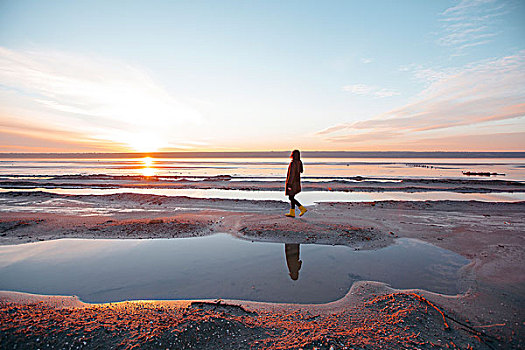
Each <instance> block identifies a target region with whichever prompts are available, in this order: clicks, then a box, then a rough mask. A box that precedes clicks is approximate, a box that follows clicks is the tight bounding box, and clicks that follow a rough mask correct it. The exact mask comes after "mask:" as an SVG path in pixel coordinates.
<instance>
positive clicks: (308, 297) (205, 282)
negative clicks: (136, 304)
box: [0, 234, 468, 303]
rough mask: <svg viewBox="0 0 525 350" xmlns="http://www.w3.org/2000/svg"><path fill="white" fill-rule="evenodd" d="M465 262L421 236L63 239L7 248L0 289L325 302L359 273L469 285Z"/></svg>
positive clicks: (445, 287)
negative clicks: (357, 245)
mask: <svg viewBox="0 0 525 350" xmlns="http://www.w3.org/2000/svg"><path fill="white" fill-rule="evenodd" d="M467 263H468V260H467V259H465V258H464V257H462V256H460V255H458V254H455V253H453V252H451V251H448V250H445V249H441V248H439V247H436V246H433V245H431V244H428V243H424V242H421V241H418V240H414V239H406V238H401V239H397V240H396V242H395V244H393V245H391V246H389V247H386V248H382V249H378V250H358V251H356V250H354V249H353V248H349V247H346V246H329V245H317V244H300V245H299V244H284V243H261V242H251V241H246V240H241V239H238V238H235V237H233V236H231V235H228V234H216V235H212V236H207V237H199V238H178V239H154V240H151V239H148V240H137V239H133V240H131V239H129V240H102V239H96V240H94V239H61V240H55V241H47V242H38V243H29V244H21V245H16V246H2V247H0V290H10V291H20V292H28V293H37V294H58V295H77V296H78V297H79V298H80V299H81V300H83V301H86V302H113V301H122V300H144V299H210V298H213V299H214V298H224V299H239V300H254V301H267V302H292V303H326V302H330V301H334V300H337V299H339V298H341V297H343V296H344V295H345V294H346V293H347V292H348V290H349V289H350V287H351V286H352V283H353V282H355V281H358V280H370V281H380V282H386V283H388V284H389V285H391V286H392V287H394V288H402V289H405V288H421V289H426V290H429V291H433V292H438V293H443V294H457V293H460V292H464V291H463V290H461V288H460V287H459V286H458V273H459V269H460V268H461V267H462V266H464V265H466V264H467Z"/></svg>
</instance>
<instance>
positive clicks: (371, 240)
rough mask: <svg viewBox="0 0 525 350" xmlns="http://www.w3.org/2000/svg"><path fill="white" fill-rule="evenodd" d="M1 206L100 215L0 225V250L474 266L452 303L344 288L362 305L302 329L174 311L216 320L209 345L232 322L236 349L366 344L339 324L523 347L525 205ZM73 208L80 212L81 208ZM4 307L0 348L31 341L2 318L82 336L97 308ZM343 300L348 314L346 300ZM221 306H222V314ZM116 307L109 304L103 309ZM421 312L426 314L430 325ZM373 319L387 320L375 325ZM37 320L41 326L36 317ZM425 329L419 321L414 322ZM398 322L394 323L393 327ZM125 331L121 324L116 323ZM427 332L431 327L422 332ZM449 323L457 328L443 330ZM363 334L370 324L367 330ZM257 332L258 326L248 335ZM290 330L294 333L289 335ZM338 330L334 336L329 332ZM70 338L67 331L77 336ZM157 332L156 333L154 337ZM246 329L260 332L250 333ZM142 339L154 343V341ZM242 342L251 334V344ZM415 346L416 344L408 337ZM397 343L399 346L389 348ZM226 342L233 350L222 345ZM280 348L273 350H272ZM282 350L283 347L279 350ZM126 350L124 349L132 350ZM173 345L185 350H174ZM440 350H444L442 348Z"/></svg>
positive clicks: (88, 199) (13, 219) (207, 311)
mask: <svg viewBox="0 0 525 350" xmlns="http://www.w3.org/2000/svg"><path fill="white" fill-rule="evenodd" d="M6 198H10V199H13V198H15V199H16V200H21V201H27V200H33V199H35V200H36V199H38V200H40V201H43V202H45V201H50V200H51V201H58V202H59V203H62V205H63V206H65V207H66V208H68V206H69V205H71V203H76V204H77V205H83V206H85V207H86V208H105V209H107V211H106V212H101V213H99V214H97V215H94V216H80V215H78V213H75V212H71V213H70V214H68V215H57V214H53V213H41V212H40V213H39V212H33V213H31V212H4V213H3V215H2V218H1V219H0V231H1V233H0V244H1V245H6V244H8V245H9V244H18V243H26V242H34V241H41V240H50V239H57V238H124V239H125V238H143V239H145V238H178V237H196V236H203V235H209V234H213V233H216V232H226V233H230V234H233V235H236V236H238V237H240V238H244V239H250V240H258V241H277V242H287V241H292V240H293V241H294V242H296V243H302V244H305V243H318V244H342V245H346V246H350V247H359V248H360V249H378V248H379V247H382V246H388V245H389V244H392V242H393V241H394V240H395V239H396V238H398V237H399V238H401V237H405V238H415V239H419V240H421V241H424V242H427V243H431V244H433V245H436V246H439V247H441V248H444V249H448V250H451V251H454V252H456V253H458V254H460V255H462V256H464V257H466V258H467V259H469V260H470V261H471V263H470V264H468V265H467V266H466V267H465V268H464V269H463V270H462V274H461V276H460V279H461V281H462V283H464V285H465V286H467V287H468V288H467V289H468V291H467V292H466V293H465V294H462V295H458V296H444V295H439V294H436V293H431V292H427V291H423V290H408V291H407V290H394V289H391V288H389V287H387V286H385V285H384V284H381V283H377V282H357V283H355V284H354V286H352V288H351V293H356V290H359V293H358V294H359V298H361V299H355V300H359V301H358V302H354V301H355V300H354V301H352V302H351V303H348V304H345V305H346V306H345V307H343V308H340V309H337V308H336V309H330V310H331V311H330V312H327V313H326V314H323V316H318V318H314V319H311V320H310V319H308V320H306V319H304V317H305V316H304V315H303V318H301V317H299V316H298V313H297V312H296V311H297V309H296V308H297V307H298V308H303V309H304V306H300V304H299V306H297V305H296V306H294V307H292V306H290V305H288V311H286V312H285V311H283V310H280V309H279V310H278V309H275V304H272V305H265V304H264V303H249V302H242V301H223V302H221V306H220V308H219V309H220V310H222V311H220V312H219V311H217V310H219V309H217V308H218V307H219V305H215V304H217V303H215V304H214V303H211V304H209V301H207V303H204V304H199V305H197V304H196V305H194V306H192V307H190V306H188V305H186V307H185V308H182V309H177V310H179V311H176V312H177V314H178V315H179V317H180V320H184V319H185V320H186V321H188V322H189V323H192V322H193V323H194V324H195V325H196V327H204V324H207V325H208V326H210V324H209V323H206V322H207V321H206V320H210V319H213V320H214V321H213V322H212V323H213V327H212V328H213V330H210V332H211V333H209V334H208V333H206V334H208V335H209V336H210V337H212V334H216V333H217V334H219V333H221V330H222V331H224V330H225V329H228V328H225V323H224V322H230V324H235V325H236V327H235V330H234V329H233V328H232V332H239V334H244V335H245V339H247V341H248V342H249V343H250V344H252V345H253V346H254V347H256V348H257V347H260V348H266V347H273V348H279V346H281V345H282V346H284V348H291V347H294V346H296V345H297V343H294V339H300V340H301V342H302V343H301V344H302V345H301V346H303V345H304V344H307V345H308V344H309V345H308V346H310V345H312V344H313V345H316V344H317V345H318V346H320V347H321V348H326V349H328V348H329V346H328V345H326V344H332V345H334V346H335V347H336V348H341V347H343V346H342V345H340V344H347V345H348V344H354V346H356V347H358V346H359V344H361V345H362V346H364V344H365V343H366V342H365V340H364V338H363V337H361V336H360V335H359V336H358V335H357V334H355V333H351V332H347V331H342V330H341V329H342V328H337V327H339V326H340V325H341V323H338V322H343V323H344V322H350V323H348V324H353V327H360V328H359V329H361V334H367V336H369V337H371V338H367V339H372V338H373V339H375V341H377V342H378V343H374V344H375V345H370V343H366V344H368V345H366V346H367V348H368V347H370V348H379V344H380V341H381V339H384V340H385V341H387V343H384V344H389V346H390V347H396V346H399V343H395V340H394V339H401V338H403V339H405V341H408V340H409V339H412V340H414V341H416V343H410V342H408V343H406V342H405V343H403V344H405V345H403V346H406V347H408V348H417V347H418V346H417V345H416V344H417V343H421V344H427V346H430V345H429V344H430V343H434V344H437V339H442V340H443V339H449V340H450V341H452V342H454V344H455V345H457V346H459V347H460V348H466V345H467V344H469V345H471V346H473V348H475V349H478V348H480V349H485V348H493V347H494V346H497V347H500V346H502V347H508V346H512V347H519V346H523V345H524V344H523V340H522V338H523V337H522V336H521V335H522V334H523V332H524V328H525V326H524V324H523V323H522V321H523V319H525V318H524V316H525V315H524V312H523V311H522V307H521V305H522V303H523V300H524V298H525V272H524V271H523V268H522V266H524V263H525V256H524V254H523V247H524V246H525V244H524V242H523V241H524V239H525V237H523V232H525V218H523V215H522V213H523V212H524V211H525V202H519V203H491V202H473V201H468V202H457V201H420V202H411V201H378V202H368V203H366V202H360V203H352V202H350V203H341V202H334V203H329V202H323V203H318V204H316V205H315V206H312V207H310V208H309V211H308V213H307V214H306V215H305V216H304V217H302V218H295V219H289V218H285V217H284V216H283V214H284V212H285V211H286V209H287V208H288V205H287V203H285V202H280V201H254V200H234V199H220V200H218V199H198V198H187V197H166V196H155V195H140V194H116V195H104V196H68V195H51V194H47V193H23V194H19V195H16V196H14V195H13V194H12V193H11V194H10V195H6V194H5V193H1V194H0V199H2V201H5V199H6ZM75 201H79V202H80V204H79V203H77V202H75ZM109 209H112V210H109ZM117 209H126V210H127V211H119V210H117ZM351 293H350V294H351ZM2 295H4V297H2V298H0V299H2V300H3V301H2V302H1V303H0V304H1V305H2V312H0V315H1V316H0V317H3V320H9V321H3V322H2V327H3V329H2V333H3V334H5V335H3V337H4V336H5V337H6V338H5V339H7V341H8V343H9V342H15V341H17V342H18V341H21V339H24V338H19V336H21V335H20V334H24V336H25V337H27V336H29V337H32V336H35V337H36V333H34V331H28V333H25V332H26V331H22V333H16V332H15V331H14V330H15V329H18V330H19V331H17V332H20V330H21V329H23V328H24V327H22V325H21V324H18V323H17V322H18V321H14V320H13V319H11V318H9V317H10V316H8V315H11V314H13V313H14V314H19V315H20V316H22V315H27V314H33V313H35V312H37V311H38V310H44V309H45V310H47V311H46V312H50V313H51V314H52V315H56V317H59V314H61V312H67V313H71V314H74V315H75V316H74V317H73V319H74V320H73V321H74V322H73V321H72V322H73V323H75V322H79V324H80V325H82V327H85V326H86V325H85V324H84V323H83V322H84V321H83V320H84V317H88V316H87V315H91V314H92V312H93V310H95V309H97V308H100V307H102V306H100V305H98V306H90V307H88V308H84V309H83V310H85V311H84V312H82V311H78V310H76V309H74V308H73V309H72V308H71V307H68V308H66V309H65V310H67V311H57V310H59V309H56V308H52V307H49V305H47V304H45V303H31V304H23V303H19V302H16V301H13V300H7V299H5V293H3V294H2ZM416 295H417V296H420V297H422V298H424V299H425V300H427V301H428V302H430V303H431V304H432V305H434V306H436V307H437V309H433V307H432V306H430V305H429V304H428V303H426V302H425V301H423V300H422V299H418V298H419V297H417V296H416ZM347 296H348V294H347ZM343 299H345V300H346V301H347V302H348V299H347V298H346V297H345V298H343ZM33 301H36V299H35V300H33ZM39 301H41V300H39ZM338 302H341V301H338ZM223 303H225V304H224V305H222V304H223ZM336 303H337V302H336ZM113 304H115V303H112V304H111V305H113ZM226 304H227V305H230V304H232V305H233V306H239V305H240V306H242V308H244V309H245V311H246V310H248V311H250V310H251V309H250V307H254V309H253V310H254V311H253V312H255V314H250V313H248V314H244V313H243V312H242V313H241V314H240V315H239V314H236V313H239V312H240V311H239V309H238V308H235V307H233V306H231V307H230V306H225V305H226ZM24 305H25V306H24ZM46 305H47V306H46ZM144 305H148V306H147V308H148V310H149V311H147V312H146V311H144V310H143V309H142V308H143V307H144ZM367 305H368V306H367ZM124 306H125V307H124ZM332 306H333V304H332ZM121 307H124V309H126V308H128V309H129V310H128V311H129V312H131V311H130V310H134V312H136V314H137V315H139V314H141V313H142V312H143V311H144V312H146V314H147V315H142V316H140V317H139V318H137V319H135V318H133V317H134V316H133V313H131V314H130V313H129V312H128V311H126V315H128V316H127V317H132V318H133V319H134V320H135V322H137V325H139V324H143V321H144V320H146V319H147V320H150V319H151V320H152V321H153V322H154V323H155V324H157V323H156V322H157V320H156V319H155V317H153V316H152V315H158V317H159V319H162V317H168V315H170V312H175V311H173V310H172V309H169V310H171V311H168V310H167V309H163V308H167V307H168V306H167V304H166V302H165V301H158V302H148V303H146V304H144V302H125V303H124V304H121V306H119V307H117V306H115V305H113V306H111V307H110V306H107V305H106V306H104V307H103V308H104V310H106V311H105V312H108V313H109V315H112V316H111V317H120V316H118V315H119V312H120V311H118V310H121ZM221 308H222V309H221ZM117 309H118V310H117ZM317 309H319V308H318V307H317ZM430 309H432V310H434V311H432V312H431V313H429V310H430ZM438 309H439V310H440V311H441V312H443V313H444V314H446V315H448V316H450V317H452V318H454V319H456V320H457V321H459V322H460V323H461V324H462V325H461V324H456V325H451V326H450V327H452V328H454V330H452V331H451V330H445V329H444V328H443V316H442V315H441V314H440V312H438ZM75 310H76V311H75ZM214 310H215V311H214ZM292 310H295V311H292ZM382 310H383V311H384V312H385V313H382V312H383V311H382ZM403 310H404V311H403ZM425 310H426V311H425ZM38 312H40V311H38ZM179 312H180V314H179ZM389 312H390V313H389ZM185 313H187V314H185ZM310 313H311V311H310ZM190 314H191V315H190ZM38 315H44V314H40V313H38ZM256 315H258V316H256ZM261 315H263V316H261ZM374 315H375V316H374ZM378 315H381V317H379V316H378ZM429 315H430V316H429ZM42 317H43V316H35V318H34V321H31V322H34V327H37V328H38V327H40V326H42V327H44V328H43V329H45V318H42ZM46 317H47V316H46ZM53 317H54V316H53ZM137 317H138V316H137ZM152 317H153V318H152ZM239 317H240V319H239ZM309 317H310V316H309ZM426 317H430V318H429V319H427V318H426ZM280 318H282V319H285V320H289V323H286V322H285V323H286V326H284V325H283V324H282V322H281V323H280V322H278V320H279V319H280ZM258 319H261V320H262V319H265V321H264V322H262V321H261V323H258V322H259V321H257V320H258ZM423 319H424V320H426V321H424V322H420V321H421V320H423ZM140 320H142V321H140ZM180 320H179V319H177V322H176V323H177V324H179V323H178V322H179V321H180ZM225 320H226V321H225ZM292 320H293V322H292ZM315 320H317V321H315ZM334 320H337V321H334ZM400 320H402V321H403V322H402V323H400ZM124 321H125V318H123V319H122V320H119V321H118V322H117V323H118V324H120V323H119V322H124ZM234 321H235V322H234ZM314 321H315V322H319V324H318V325H321V324H322V327H321V326H319V328H315V327H314V328H315V332H312V333H311V334H310V335H308V336H303V335H304V334H305V333H304V332H305V330H306V329H311V327H313V326H312V322H313V323H315V322H314ZM372 321H373V322H372ZM97 322H99V323H98V325H99V327H102V328H104V327H105V326H103V325H102V324H101V323H100V322H101V321H100V320H99V321H97ZM141 322H142V323H141ZM148 322H149V321H148ZM174 322H175V321H174ZM232 322H233V323H232ZM352 322H354V323H352ZM367 322H372V323H373V324H374V325H375V326H374V327H376V329H374V330H372V328H366V327H365V328H362V327H364V326H363V325H366V324H367ZM389 322H392V323H389ZM425 322H428V324H430V325H433V326H432V327H426V324H427V323H425ZM447 322H448V323H449V324H453V323H454V322H453V321H450V320H448V321H447ZM372 323H371V324H369V326H370V327H372ZM17 324H18V325H17ZM75 324H76V323H75ZM254 324H257V326H253V325H254ZM264 324H266V325H267V326H268V327H270V329H277V330H279V331H275V333H272V332H270V333H272V335H268V331H267V330H264V331H263V330H262V329H263V328H264V329H266V328H265V327H264ZM293 324H296V325H297V326H293V327H292V326H291V325H293ZM348 324H347V326H348ZM382 324H384V327H383V328H381V325H382ZM403 324H404V325H405V326H406V325H410V327H409V329H410V331H411V333H406V332H405V331H404V330H403V327H401V326H402V325H403ZM39 325H40V326H39ZM336 325H339V326H337V327H336ZM465 325H466V326H468V327H472V328H473V329H475V330H476V331H478V332H480V334H475V336H474V335H473V333H471V331H466V330H465V329H468V328H467V327H465ZM26 326H27V325H26ZM77 326H78V327H80V326H79V325H77ZM77 326H75V327H77ZM252 326H253V327H255V328H253V327H252ZM13 327H15V328H13ZM19 327H22V328H19ZM75 327H74V329H77V328H75ZM158 327H160V328H162V329H165V328H163V327H164V326H162V325H158ZM206 327H207V326H206ZM210 327H211V326H210ZM214 327H215V328H214ZM250 327H252V328H250ZM257 327H261V328H260V329H259V328H257ZM272 327H273V328H272ZM289 327H291V328H289ZM309 327H310V328H309ZM331 327H332V328H331ZM333 327H335V328H333ZM175 328H176V327H175ZM175 328H174V329H175ZM32 329H34V328H32ZM58 329H61V327H59V328H58ZM65 329H67V330H68V332H70V333H71V334H77V333H75V332H76V331H74V329H73V330H72V329H69V328H67V327H66V328H64V329H62V330H63V331H64V332H65V333H60V332H62V331H60V332H59V333H60V334H62V335H61V336H60V337H62V338H60V339H62V340H64V339H70V338H69V337H68V336H65V335H64V334H66V333H67V332H66V330H65ZM174 329H171V330H169V334H179V335H180V334H186V333H185V332H190V331H189V330H188V329H186V330H180V329H179V330H178V331H175V330H174ZM210 329H211V328H210ZM254 329H257V330H260V332H259V331H257V332H255V333H250V332H251V331H250V332H248V331H249V330H254ZM323 329H325V330H331V332H328V333H327V332H326V331H323ZM151 331H152V332H154V330H153V329H151ZM166 331H167V330H166ZM137 332H139V331H137ZM173 332H175V333H173ZM180 332H182V333H180ZM192 332H193V333H191V332H190V333H191V334H190V333H188V334H190V335H191V336H189V335H188V337H187V338H184V339H186V340H185V341H188V342H189V343H187V344H193V345H198V344H200V343H199V341H200V340H199V339H200V338H199V334H198V333H195V332H194V331H192ZM243 332H248V333H249V334H250V335H249V336H248V333H243ZM379 332H383V335H382V336H380V335H381V333H379ZM139 333H140V332H139ZM139 333H137V334H139ZM222 333H224V332H222ZM17 334H19V335H18V336H17ZM111 334H113V333H111ZM167 334H168V333H162V335H157V336H155V335H154V336H153V337H152V338H151V339H154V341H159V342H161V341H162V339H164V338H163V337H167ZM287 334H295V336H294V337H295V338H294V337H288V336H287ZM416 334H419V335H418V336H417V337H414V335H416ZM224 336H225V335H224V334H222V335H219V338H218V339H221V342H223V343H220V342H219V343H217V344H223V345H220V346H218V348H221V346H223V348H228V347H230V346H234V347H239V348H243V346H244V347H245V348H249V346H248V345H247V343H246V344H245V343H237V342H236V341H237V340H235V339H233V338H231V337H229V338H228V337H227V338H224ZM395 336H398V337H401V338H395ZM170 337H171V335H170ZM250 337H251V338H250ZM382 337H383V338H382ZM476 337H477V338H480V339H482V340H483V341H481V340H479V339H477V338H476ZM110 338H111V339H120V338H119V335H118V334H113V335H112V336H111V337H110ZM168 338H169V337H168ZM168 338H166V339H168ZM212 338H213V337H212ZM35 339H36V338H35ZM108 339H109V338H108ZM133 339H135V338H133ZM137 339H142V340H140V341H139V342H138V343H137V344H142V345H144V344H150V343H144V342H143V341H144V339H143V338H140V337H139V338H137ZM169 339H171V340H170V341H172V342H174V343H173V344H179V343H176V342H178V341H182V340H181V339H182V338H181V337H180V336H179V337H175V338H169ZM210 339H211V338H210ZM250 339H251V340H250ZM234 340H235V342H233V343H231V342H232V341H234ZM64 341H65V340H64ZM108 341H110V340H108ZM487 341H489V342H490V344H491V345H490V346H489V345H487V344H485V343H484V342H487ZM228 342H230V343H228ZM316 342H319V343H316ZM323 342H324V343H323ZM9 344H14V343H9ZM133 344H135V343H133ZM224 344H229V345H224ZM276 344H277V345H276ZM278 344H281V345H279V346H278ZM286 344H288V347H286V346H285V345H286ZM293 344H295V345H293ZM323 344H324V345H323ZM338 344H339V345H338ZM396 344H397V345H396ZM407 344H408V345H407ZM449 344H450V343H449ZM128 345H129V346H128V347H129V348H131V345H130V344H128ZM179 345H180V346H182V343H180V344H179ZM313 345H312V346H313ZM317 345H316V346H317ZM441 346H444V345H443V344H441ZM386 347H388V346H386Z"/></svg>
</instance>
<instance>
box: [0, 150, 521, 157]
mask: <svg viewBox="0 0 525 350" xmlns="http://www.w3.org/2000/svg"><path fill="white" fill-rule="evenodd" d="M289 153H290V151H288V150H286V151H167V152H35V153H32V152H0V158H31V157H32V158H75V157H77V158H111V157H115V158H143V157H153V158H273V157H279V158H281V157H287V156H288V155H289ZM301 153H302V154H303V156H305V157H312V158H314V157H317V158H427V157H429V158H525V151H301Z"/></svg>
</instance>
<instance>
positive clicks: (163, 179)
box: [0, 175, 525, 193]
mask: <svg viewBox="0 0 525 350" xmlns="http://www.w3.org/2000/svg"><path fill="white" fill-rule="evenodd" d="M283 181H284V179H280V178H266V179H265V180H264V181H261V180H258V179H253V178H249V177H232V176H229V175H219V176H210V177H201V176H199V177H196V176H148V177H146V176H110V175H58V176H33V177H31V176H8V177H6V178H1V179H0V188H2V189H34V188H46V189H52V188H61V189H81V188H97V189H118V188H143V189H144V188H149V189H152V188H155V189H219V190H244V191H282V190H283ZM302 183H303V187H304V190H305V191H340V192H432V191H440V192H442V191H446V192H456V193H501V192H517V193H521V192H525V184H524V183H522V182H520V181H509V180H504V179H490V178H487V179H476V178H469V179H451V178H435V179H429V178H400V177H391V178H389V177H385V178H382V179H376V178H367V177H362V176H355V177H344V178H335V179H334V178H322V177H317V178H308V177H306V178H304V179H303V181H302Z"/></svg>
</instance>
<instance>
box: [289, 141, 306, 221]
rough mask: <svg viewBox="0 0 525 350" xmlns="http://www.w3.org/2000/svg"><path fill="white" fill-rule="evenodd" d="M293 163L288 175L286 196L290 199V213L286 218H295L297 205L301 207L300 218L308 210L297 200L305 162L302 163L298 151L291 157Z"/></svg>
mask: <svg viewBox="0 0 525 350" xmlns="http://www.w3.org/2000/svg"><path fill="white" fill-rule="evenodd" d="M290 158H291V159H292V161H291V162H290V165H289V166H288V174H287V175H286V185H285V188H286V195H287V196H288V198H290V205H291V208H290V212H289V213H288V214H286V216H288V217H291V218H294V217H295V205H296V204H297V205H298V206H299V210H300V211H301V213H299V216H303V215H304V213H306V208H305V207H303V206H302V205H301V203H299V202H298V201H297V199H295V195H296V194H297V193H299V192H301V173H302V172H303V162H301V153H300V152H299V151H298V150H294V151H293V152H292V154H291V155H290Z"/></svg>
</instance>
